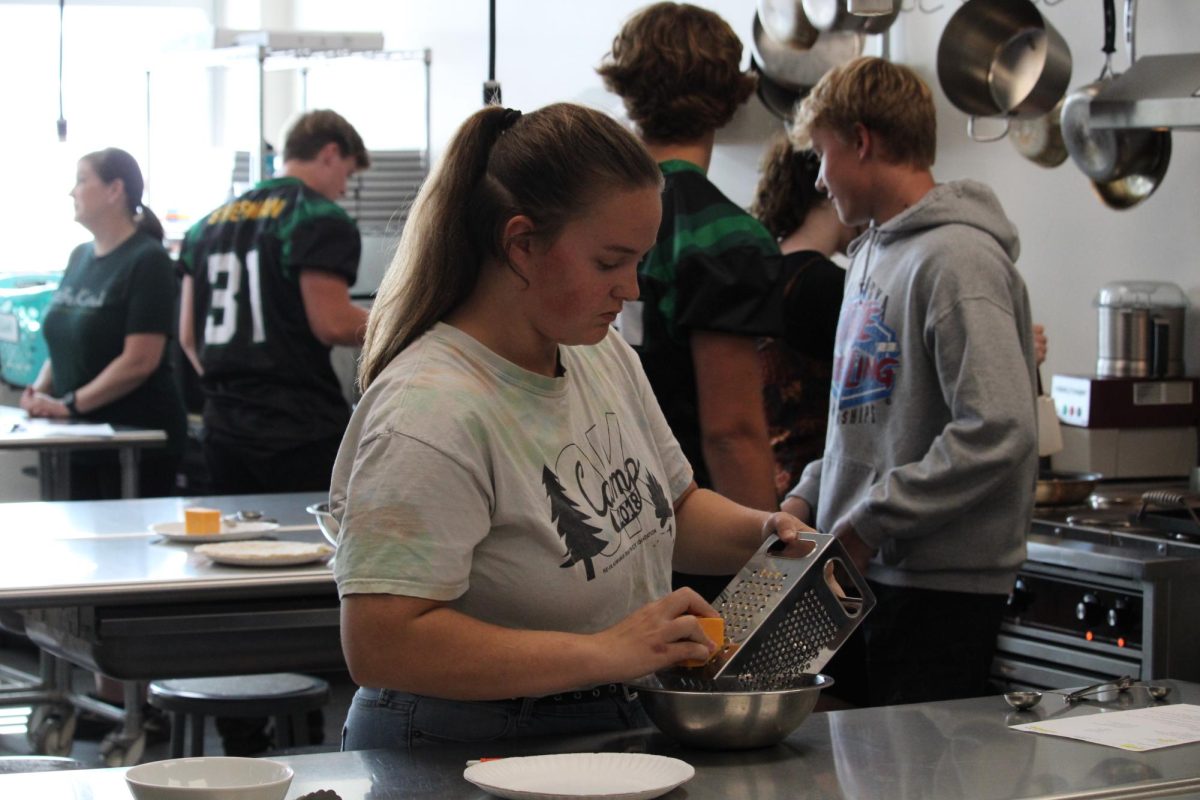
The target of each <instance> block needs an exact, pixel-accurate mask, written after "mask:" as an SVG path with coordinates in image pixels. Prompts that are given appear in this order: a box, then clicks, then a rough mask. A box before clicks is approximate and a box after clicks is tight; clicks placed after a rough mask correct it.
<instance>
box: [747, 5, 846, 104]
mask: <svg viewBox="0 0 1200 800" xmlns="http://www.w3.org/2000/svg"><path fill="white" fill-rule="evenodd" d="M753 30H754V34H753V41H752V48H751V57H752V58H753V59H754V60H755V61H756V62H757V63H758V65H759V67H761V69H762V71H763V73H764V74H765V75H766V76H767V77H768V78H770V79H771V80H772V81H774V82H775V83H777V84H779V85H780V86H782V87H784V88H785V89H790V90H792V91H796V92H807V91H808V90H809V89H811V88H812V87H813V86H816V85H817V82H818V81H820V80H821V77H822V76H823V75H824V74H825V73H826V72H828V71H829V70H831V69H833V68H834V67H837V66H841V65H842V64H845V63H846V62H848V61H851V60H853V59H855V58H857V57H858V56H860V55H862V52H863V45H864V43H865V39H866V37H864V36H863V35H862V34H861V33H848V32H834V33H822V34H821V35H820V36H818V37H817V41H816V42H815V43H814V44H813V45H812V47H810V48H808V49H807V50H802V49H798V48H796V47H792V46H790V45H787V44H781V43H779V42H777V41H775V40H774V39H772V38H771V37H770V36H768V35H767V33H766V30H765V29H764V28H763V25H762V21H761V20H760V19H759V17H758V12H755V14H754V28H753Z"/></svg>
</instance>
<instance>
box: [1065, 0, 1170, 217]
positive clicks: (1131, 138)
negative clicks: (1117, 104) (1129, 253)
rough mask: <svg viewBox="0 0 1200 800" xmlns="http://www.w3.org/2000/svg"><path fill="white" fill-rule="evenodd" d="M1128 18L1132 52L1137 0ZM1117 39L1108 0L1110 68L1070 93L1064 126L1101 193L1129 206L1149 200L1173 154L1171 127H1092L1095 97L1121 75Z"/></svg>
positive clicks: (1130, 3)
mask: <svg viewBox="0 0 1200 800" xmlns="http://www.w3.org/2000/svg"><path fill="white" fill-rule="evenodd" d="M1125 20H1126V23H1125V24H1126V28H1125V40H1126V44H1127V45H1128V47H1129V51H1130V53H1131V54H1132V53H1133V47H1134V0H1126V9H1125ZM1115 40H1116V8H1115V3H1114V0H1104V68H1103V69H1102V70H1101V71H1100V77H1099V79H1097V80H1096V81H1095V82H1094V83H1090V84H1088V85H1087V86H1084V87H1083V88H1081V89H1076V90H1075V91H1074V92H1072V93H1071V94H1070V95H1068V96H1067V98H1066V100H1065V101H1064V102H1063V110H1062V131H1063V141H1064V143H1065V144H1066V147H1067V152H1068V153H1069V154H1070V156H1071V160H1072V161H1074V162H1075V165H1076V166H1077V167H1079V169H1080V170H1081V171H1082V172H1083V174H1084V175H1086V176H1087V177H1089V178H1091V180H1092V185H1093V186H1094V187H1095V190H1096V193H1097V194H1098V195H1099V196H1100V199H1101V200H1103V201H1104V202H1105V203H1106V204H1107V205H1109V206H1111V207H1112V208H1116V209H1125V208H1131V207H1132V206H1134V205H1137V204H1138V203H1140V202H1141V201H1142V200H1145V199H1146V198H1147V197H1149V196H1150V195H1151V194H1153V193H1154V190H1155V189H1157V188H1158V185H1159V183H1161V182H1162V178H1163V175H1165V174H1166V170H1167V165H1168V163H1170V160H1171V133H1170V131H1158V130H1151V129H1149V128H1119V129H1118V128H1111V129H1109V128H1093V127H1092V125H1091V103H1092V98H1093V97H1095V96H1096V95H1097V94H1099V93H1100V90H1101V89H1103V88H1104V86H1105V84H1106V83H1107V82H1108V81H1110V80H1112V79H1114V78H1115V77H1116V73H1114V72H1113V69H1112V54H1113V51H1114V50H1115V49H1116V48H1115V46H1114V43H1115Z"/></svg>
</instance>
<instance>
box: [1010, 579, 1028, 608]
mask: <svg viewBox="0 0 1200 800" xmlns="http://www.w3.org/2000/svg"><path fill="white" fill-rule="evenodd" d="M1032 604H1033V592H1031V591H1030V590H1029V586H1028V585H1027V584H1026V583H1025V579H1024V578H1017V580H1016V582H1015V583H1013V590H1012V594H1010V595H1009V596H1008V613H1010V614H1012V615H1013V616H1016V617H1019V616H1021V615H1022V614H1024V613H1025V612H1026V610H1028V609H1029V606H1030V605H1032Z"/></svg>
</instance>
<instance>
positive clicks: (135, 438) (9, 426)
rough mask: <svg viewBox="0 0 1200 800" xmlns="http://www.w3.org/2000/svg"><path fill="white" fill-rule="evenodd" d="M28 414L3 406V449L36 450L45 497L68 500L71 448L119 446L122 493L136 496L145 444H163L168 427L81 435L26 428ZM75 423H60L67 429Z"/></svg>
mask: <svg viewBox="0 0 1200 800" xmlns="http://www.w3.org/2000/svg"><path fill="white" fill-rule="evenodd" d="M28 423H29V419H28V415H27V414H26V413H25V412H24V411H23V410H22V409H20V408H16V407H14V406H0V450H36V451H37V454H38V464H39V470H38V482H39V485H40V488H41V495H42V499H43V500H65V499H67V497H68V496H69V495H70V493H71V470H70V465H69V463H68V460H67V454H68V453H70V452H71V451H72V450H116V451H117V457H118V459H119V460H120V463H121V496H122V497H136V496H137V493H138V492H137V487H138V454H139V452H140V450H141V448H143V447H163V446H165V445H166V443H167V434H166V432H165V431H160V430H153V429H149V428H131V427H128V426H124V425H117V426H114V427H113V434H112V436H99V435H88V436H78V435H72V434H68V433H57V432H54V431H46V430H42V429H37V430H26V427H27V425H28ZM72 424H73V423H71V422H62V423H57V424H56V427H57V426H58V425H61V426H62V427H63V428H64V429H65V428H69V427H70V426H71V425H72Z"/></svg>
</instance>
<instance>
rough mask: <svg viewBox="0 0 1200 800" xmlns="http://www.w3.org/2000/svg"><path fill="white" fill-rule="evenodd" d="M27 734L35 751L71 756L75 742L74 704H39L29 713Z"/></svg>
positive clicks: (43, 753) (47, 754)
mask: <svg viewBox="0 0 1200 800" xmlns="http://www.w3.org/2000/svg"><path fill="white" fill-rule="evenodd" d="M26 736H27V737H28V739H29V745H30V747H31V748H32V749H33V752H35V753H37V754H38V755H43V756H69V755H71V748H72V747H73V746H74V744H75V709H74V707H73V706H66V705H62V706H58V705H48V706H37V707H35V708H34V709H33V713H31V714H30V715H29V722H28V725H27V728H26Z"/></svg>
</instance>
